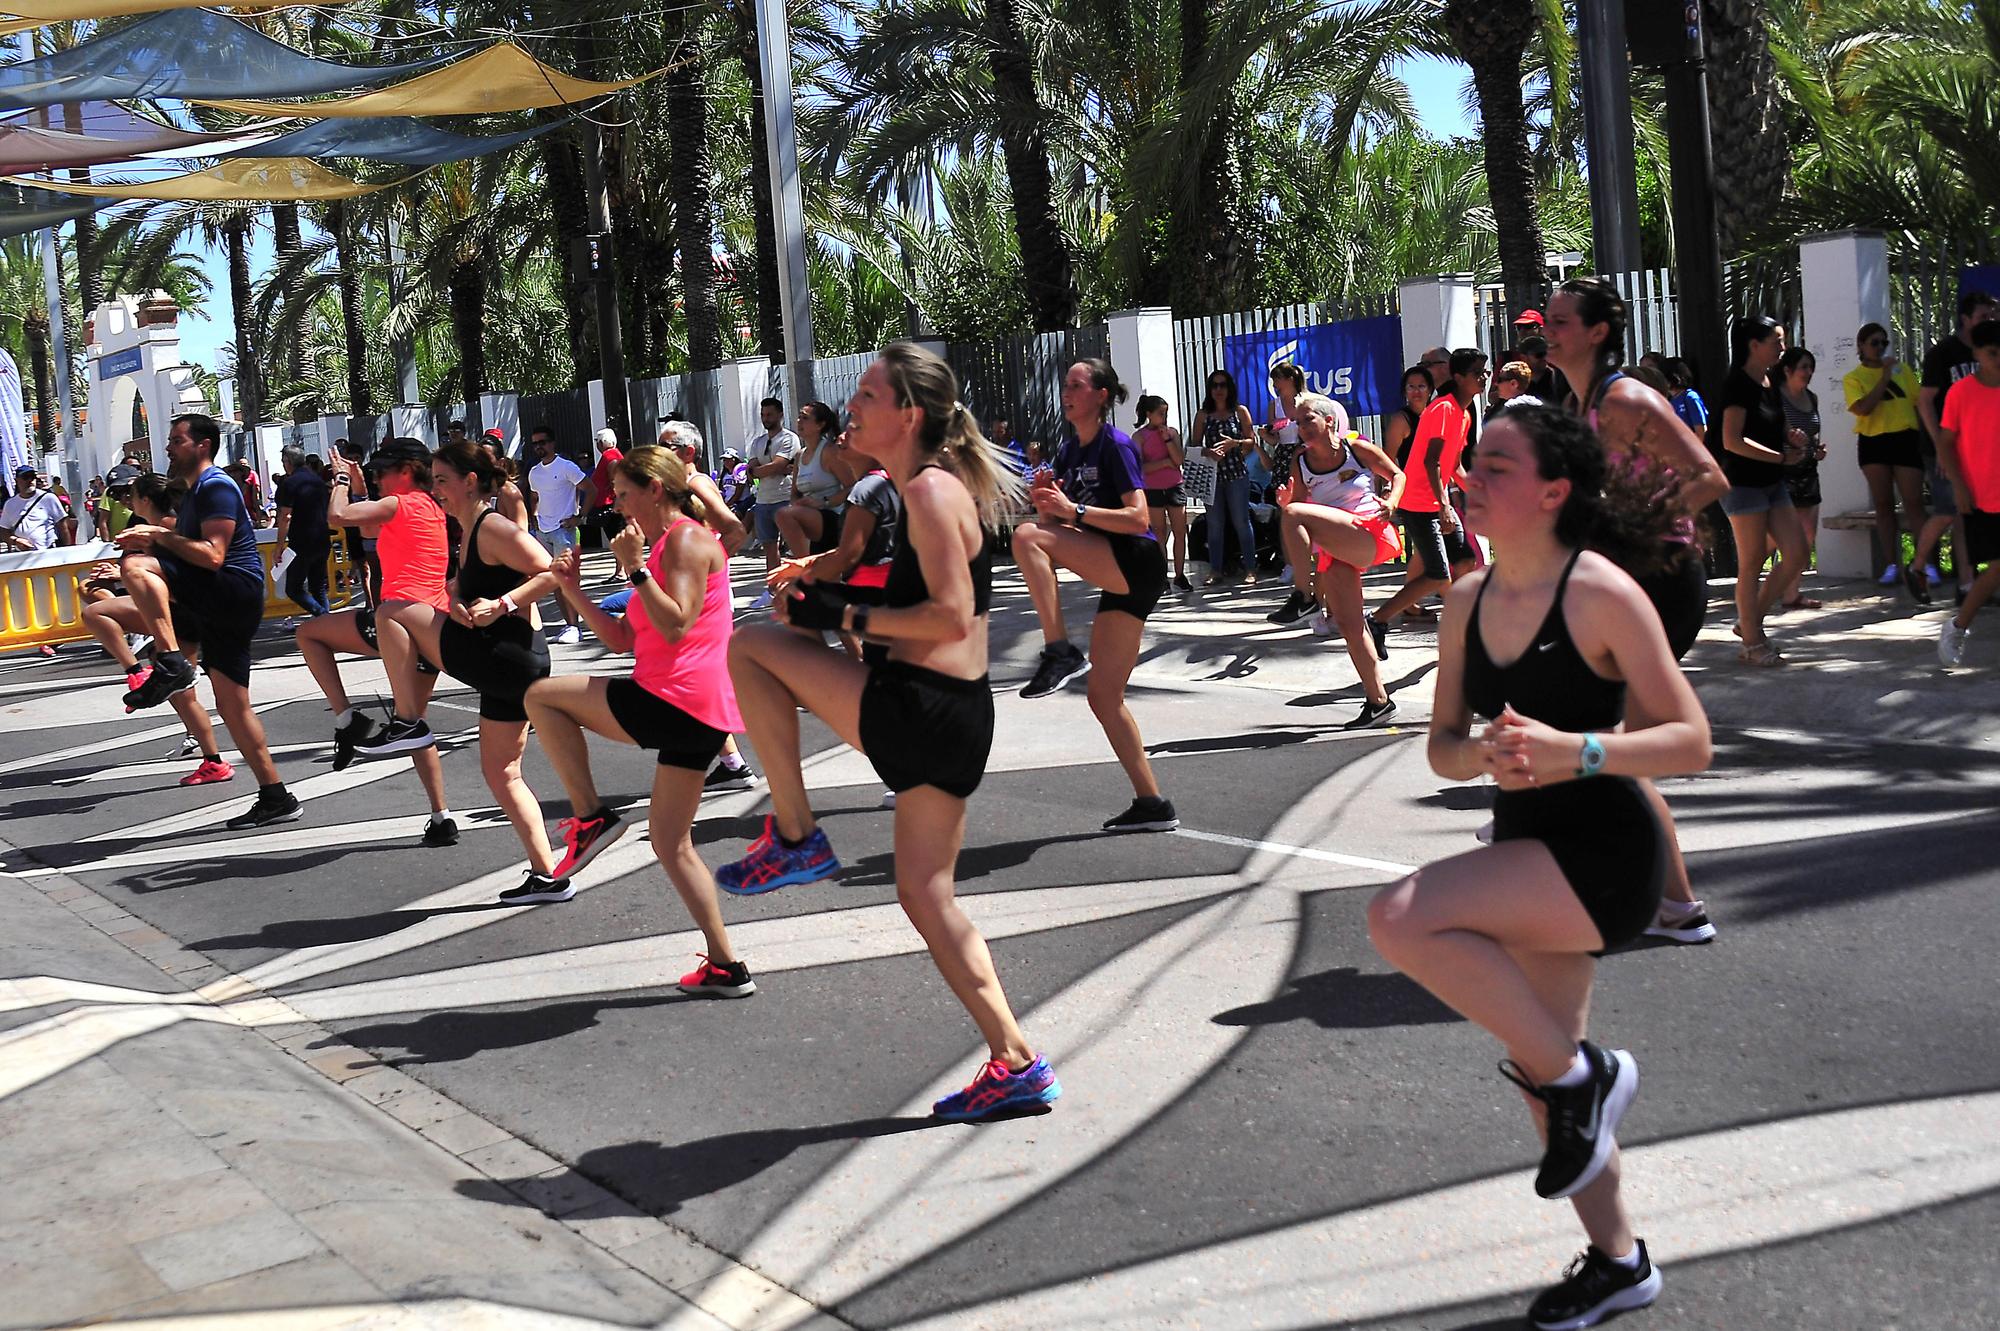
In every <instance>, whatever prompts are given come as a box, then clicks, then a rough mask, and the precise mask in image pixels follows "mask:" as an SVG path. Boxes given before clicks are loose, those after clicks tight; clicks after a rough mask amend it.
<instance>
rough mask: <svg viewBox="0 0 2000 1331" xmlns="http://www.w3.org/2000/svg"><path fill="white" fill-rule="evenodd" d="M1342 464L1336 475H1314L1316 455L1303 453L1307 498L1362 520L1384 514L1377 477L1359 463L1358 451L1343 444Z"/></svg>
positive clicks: (1301, 472)
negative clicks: (1357, 459) (1313, 458)
mask: <svg viewBox="0 0 2000 1331" xmlns="http://www.w3.org/2000/svg"><path fill="white" fill-rule="evenodd" d="M1337 447H1338V448H1339V449H1340V461H1338V462H1336V463H1334V465H1333V470H1332V471H1314V470H1313V465H1312V455H1311V454H1309V453H1307V452H1305V451H1304V450H1300V452H1299V454H1298V459H1299V475H1300V476H1301V477H1303V478H1304V479H1305V483H1306V497H1307V498H1308V499H1309V500H1310V501H1311V502H1313V503H1315V504H1324V505H1325V506H1326V507H1328V508H1338V509H1342V510H1344V511H1345V512H1348V513H1352V514H1354V516H1356V517H1358V518H1372V517H1375V516H1376V515H1378V514H1380V513H1381V512H1382V511H1383V510H1382V500H1381V497H1380V496H1378V495H1377V494H1376V493H1375V473H1374V472H1372V471H1370V470H1368V468H1366V467H1364V466H1362V465H1361V464H1360V463H1359V462H1358V461H1356V460H1355V457H1354V451H1353V450H1352V449H1350V448H1348V447H1347V446H1346V444H1344V443H1343V444H1339V445H1337Z"/></svg>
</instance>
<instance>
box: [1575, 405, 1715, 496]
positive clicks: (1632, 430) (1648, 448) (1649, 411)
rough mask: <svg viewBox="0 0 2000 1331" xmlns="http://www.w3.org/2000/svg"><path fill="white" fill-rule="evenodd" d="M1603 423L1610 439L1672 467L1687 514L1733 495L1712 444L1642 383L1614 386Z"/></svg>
mask: <svg viewBox="0 0 2000 1331" xmlns="http://www.w3.org/2000/svg"><path fill="white" fill-rule="evenodd" d="M1598 421H1599V423H1600V424H1601V426H1602V427H1603V432H1604V435H1605V437H1606V438H1607V439H1609V440H1611V441H1612V442H1614V443H1624V444H1627V445H1629V446H1630V447H1632V448H1636V449H1637V450H1639V451H1640V452H1642V453H1645V454H1646V455H1648V456H1649V457H1652V458H1655V459H1657V460H1658V461H1660V462H1661V463H1664V464H1665V465H1666V466H1669V467H1671V468H1673V471H1674V475H1675V476H1676V477H1678V478H1679V479H1680V486H1681V502H1682V504H1683V505H1684V506H1685V507H1686V509H1687V511H1688V512H1690V513H1699V512H1701V511H1702V510H1703V509H1705V508H1707V507H1708V506H1709V505H1710V504H1712V503H1714V502H1715V501H1716V500H1718V499H1720V498H1722V496H1724V495H1726V494H1728V493H1729V478H1728V477H1727V476H1725V475H1724V474H1723V472H1722V464H1721V463H1719V462H1717V461H1716V460H1715V456H1714V455H1713V454H1712V453H1710V452H1709V451H1708V446H1707V445H1706V444H1704V443H1702V441H1701V439H1700V438H1699V437H1698V436H1697V435H1696V434H1695V432H1694V431H1693V430H1691V429H1689V428H1688V425H1687V422H1686V421H1683V420H1682V419H1681V418H1680V417H1679V416H1677V415H1675V414H1674V408H1673V404H1672V403H1670V402H1668V401H1667V400H1666V399H1665V398H1663V397H1661V396H1660V395H1659V394H1658V393H1656V392H1654V391H1653V390H1652V389H1650V388H1648V387H1646V386H1645V385H1644V384H1642V383H1639V382H1638V381H1637V380H1634V379H1620V380H1619V381H1618V382H1616V383H1614V384H1612V385H1611V390H1610V392H1608V393H1606V394H1605V397H1604V402H1603V404H1602V405H1601V406H1600V407H1599V408H1598Z"/></svg>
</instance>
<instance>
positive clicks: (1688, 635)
mask: <svg viewBox="0 0 2000 1331" xmlns="http://www.w3.org/2000/svg"><path fill="white" fill-rule="evenodd" d="M1669 549H1670V550H1671V552H1672V554H1673V557H1674V558H1676V559H1679V560H1680V561H1681V562H1680V564H1679V565H1678V566H1677V567H1670V568H1666V569H1662V570H1660V571H1659V572H1655V573H1649V574H1647V575H1646V576H1645V577H1643V578H1640V579H1639V590H1640V591H1642V592H1644V593H1646V599H1647V600H1649V601H1651V602H1652V603H1653V609H1655V610H1657V611H1658V612H1659V615H1660V627H1661V628H1663V629H1665V630H1666V631H1667V646H1669V647H1671V648H1673V650H1674V660H1676V661H1678V660H1680V659H1681V658H1682V657H1683V656H1686V655H1687V654H1688V649H1689V648H1691V647H1693V646H1694V643H1695V639H1696V638H1699V637H1700V636H1701V625H1702V621H1703V620H1705V619H1707V618H1708V570H1707V569H1705V568H1703V567H1702V564H1701V552H1700V551H1699V550H1688V549H1687V547H1685V546H1683V545H1679V544H1676V545H1673V546H1670V547H1669Z"/></svg>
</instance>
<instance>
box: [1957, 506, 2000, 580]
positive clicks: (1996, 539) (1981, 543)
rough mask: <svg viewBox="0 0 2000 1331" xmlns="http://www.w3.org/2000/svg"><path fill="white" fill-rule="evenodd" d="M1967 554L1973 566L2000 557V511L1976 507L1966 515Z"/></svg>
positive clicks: (1975, 566) (1988, 562)
mask: <svg viewBox="0 0 2000 1331" xmlns="http://www.w3.org/2000/svg"><path fill="white" fill-rule="evenodd" d="M1965 545H1966V551H1965V552H1966V554H1967V555H1969V556H1971V559H1970V561H1969V562H1970V564H1971V566H1972V567H1973V568H1977V567H1979V566H1980V565H1981V564H1990V563H1992V562H1993V561H1994V560H1996V559H2000V513H1989V512H1987V511H1986V510H1984V509H1979V508H1975V509H1973V510H1972V511H1971V512H1970V513H1967V514H1966V515H1965Z"/></svg>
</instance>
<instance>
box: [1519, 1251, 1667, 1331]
mask: <svg viewBox="0 0 2000 1331" xmlns="http://www.w3.org/2000/svg"><path fill="white" fill-rule="evenodd" d="M1638 1243H1639V1265H1638V1266H1637V1267H1636V1268H1635V1269H1632V1270H1627V1269H1626V1268H1624V1267H1622V1266H1620V1265H1619V1264H1618V1263H1616V1262H1614V1261H1612V1260H1611V1259H1610V1258H1609V1257H1606V1256H1605V1255H1604V1254H1603V1253H1602V1252H1600V1251H1598V1249H1597V1246H1596V1245H1595V1244H1593V1245H1591V1246H1590V1247H1588V1248H1585V1249H1584V1250H1583V1251H1582V1252H1581V1253H1579V1254H1577V1257H1576V1260H1575V1261H1573V1262H1571V1263H1570V1264H1569V1266H1568V1267H1567V1268H1565V1269H1564V1271H1563V1278H1562V1283H1561V1284H1559V1285H1554V1286H1551V1287H1550V1288H1548V1289H1545V1290H1543V1291H1542V1292H1541V1295H1540V1296H1539V1297H1537V1298H1536V1300H1535V1301H1534V1302H1533V1303H1531V1304H1529V1305H1528V1321H1529V1323H1530V1324H1531V1325H1533V1326H1535V1327H1537V1328H1539V1331H1582V1328H1584V1327H1586V1326H1596V1325H1597V1324H1598V1323H1599V1322H1601V1321H1603V1320H1604V1319H1605V1318H1607V1317H1609V1316H1610V1315H1611V1314H1613V1313H1620V1312H1630V1311H1631V1310H1632V1309H1634V1308H1644V1307H1646V1306H1648V1305H1649V1304H1651V1303H1652V1302H1653V1300H1654V1299H1657V1298H1659V1297H1660V1269H1659V1268H1658V1267H1656V1266H1654V1265H1653V1259H1652V1257H1651V1256H1650V1255H1649V1254H1648V1253H1647V1252H1646V1240H1644V1239H1640V1240H1639V1241H1638Z"/></svg>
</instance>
